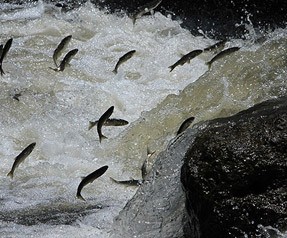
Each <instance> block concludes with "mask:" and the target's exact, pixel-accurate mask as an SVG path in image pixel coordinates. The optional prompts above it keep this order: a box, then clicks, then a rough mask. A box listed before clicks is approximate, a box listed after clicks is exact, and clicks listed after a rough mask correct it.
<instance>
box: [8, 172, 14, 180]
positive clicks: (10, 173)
mask: <svg viewBox="0 0 287 238" xmlns="http://www.w3.org/2000/svg"><path fill="white" fill-rule="evenodd" d="M7 176H9V177H11V179H13V171H12V170H11V171H10V172H9V173H8V174H7Z"/></svg>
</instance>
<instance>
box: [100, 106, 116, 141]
mask: <svg viewBox="0 0 287 238" xmlns="http://www.w3.org/2000/svg"><path fill="white" fill-rule="evenodd" d="M113 111H114V106H111V107H110V108H109V109H108V110H107V111H106V112H105V113H104V114H103V115H102V116H101V117H100V119H99V121H98V123H97V131H98V134H99V138H100V142H101V141H102V139H107V137H106V136H104V135H103V134H102V126H103V125H104V124H105V122H106V120H107V119H108V118H109V117H110V116H111V115H112V113H113Z"/></svg>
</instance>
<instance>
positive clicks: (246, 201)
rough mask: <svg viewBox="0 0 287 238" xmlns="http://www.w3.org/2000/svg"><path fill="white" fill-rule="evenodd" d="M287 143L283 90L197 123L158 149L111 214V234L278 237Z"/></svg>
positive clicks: (284, 220)
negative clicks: (273, 96)
mask: <svg viewBox="0 0 287 238" xmlns="http://www.w3.org/2000/svg"><path fill="white" fill-rule="evenodd" d="M286 144H287V97H282V98H278V99H274V100H269V101H266V102H263V103H261V104H258V105H256V106H254V107H252V108H250V109H248V110H245V111H242V112H240V113H238V114H236V115H234V116H232V117H228V118H221V119H215V120H212V121H207V122H203V123H199V124H197V125H196V126H194V128H192V129H189V130H187V131H186V132H185V133H184V134H182V135H180V136H179V137H177V138H176V139H174V141H172V142H171V143H170V145H169V146H168V148H167V149H166V150H165V151H164V152H162V153H161V154H160V155H159V157H158V158H157V160H156V162H155V164H154V167H153V169H152V171H151V172H150V174H149V176H148V177H147V179H146V181H145V182H144V184H143V185H142V186H141V187H140V188H139V189H138V191H137V193H136V195H135V196H134V197H133V199H132V200H131V201H129V202H128V204H127V205H126V207H125V208H124V209H123V211H122V212H121V213H120V215H119V216H118V218H117V219H116V221H115V231H117V227H121V229H119V230H121V232H122V233H120V234H119V233H118V232H116V235H115V237H141V238H143V237H195V238H196V237H201V238H202V237H221V238H222V237H244V235H248V237H256V236H258V235H259V236H260V237H270V235H272V234H275V237H279V236H278V235H279V234H280V233H279V232H280V231H281V232H285V231H286V230H287V210H286V208H287V199H286V198H287V186H286V184H287V157H286V148H285V147H286ZM182 164H183V166H182ZM181 166H182V167H181ZM180 170H181V172H180ZM180 177H181V181H182V184H183V187H184V191H185V192H183V190H182V188H181V183H180ZM184 204H186V206H184ZM266 227H270V228H266ZM276 233H277V236H276Z"/></svg>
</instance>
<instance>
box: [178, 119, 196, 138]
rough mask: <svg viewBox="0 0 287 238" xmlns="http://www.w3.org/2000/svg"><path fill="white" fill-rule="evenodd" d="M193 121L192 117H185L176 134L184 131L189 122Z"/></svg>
mask: <svg viewBox="0 0 287 238" xmlns="http://www.w3.org/2000/svg"><path fill="white" fill-rule="evenodd" d="M193 121H194V117H189V118H187V119H186V120H185V121H184V122H183V123H182V124H181V126H180V127H179V129H178V131H177V133H176V135H179V134H180V133H182V132H184V131H185V130H186V129H187V128H188V127H189V126H190V124H191V123H192V122H193Z"/></svg>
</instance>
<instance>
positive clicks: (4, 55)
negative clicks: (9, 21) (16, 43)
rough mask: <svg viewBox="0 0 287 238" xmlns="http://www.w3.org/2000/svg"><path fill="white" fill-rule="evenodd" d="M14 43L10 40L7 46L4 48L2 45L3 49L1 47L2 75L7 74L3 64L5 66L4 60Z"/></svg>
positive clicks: (0, 68)
mask: <svg viewBox="0 0 287 238" xmlns="http://www.w3.org/2000/svg"><path fill="white" fill-rule="evenodd" d="M12 42H13V39H12V38H11V39H9V40H8V41H7V42H6V44H5V45H4V47H3V45H2V47H1V49H0V52H1V54H0V72H1V75H3V74H5V73H4V71H3V68H2V64H3V60H4V58H5V57H6V55H7V53H8V51H9V49H10V47H11V45H12Z"/></svg>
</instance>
